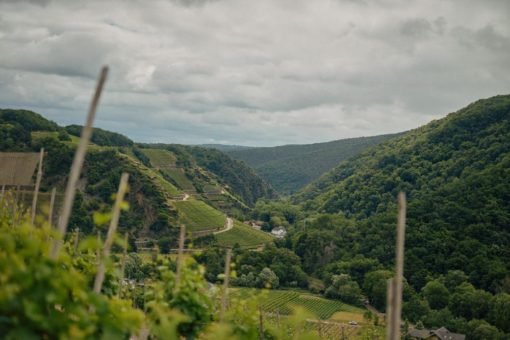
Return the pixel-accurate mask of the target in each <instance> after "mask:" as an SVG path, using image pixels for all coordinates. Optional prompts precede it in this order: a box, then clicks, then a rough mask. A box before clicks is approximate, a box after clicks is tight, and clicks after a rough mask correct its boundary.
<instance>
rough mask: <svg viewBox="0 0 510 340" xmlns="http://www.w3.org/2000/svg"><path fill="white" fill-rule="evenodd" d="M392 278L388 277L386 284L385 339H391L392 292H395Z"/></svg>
mask: <svg viewBox="0 0 510 340" xmlns="http://www.w3.org/2000/svg"><path fill="white" fill-rule="evenodd" d="M394 282H395V280H394V278H391V279H388V281H387V285H386V339H389V340H392V339H393V318H394V316H393V306H394V304H395V302H394V297H393V293H394V292H395V287H394V284H393V283H394Z"/></svg>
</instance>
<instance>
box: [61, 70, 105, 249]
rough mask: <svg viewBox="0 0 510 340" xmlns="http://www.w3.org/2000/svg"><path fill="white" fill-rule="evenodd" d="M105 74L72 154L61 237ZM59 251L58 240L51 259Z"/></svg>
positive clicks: (83, 159) (100, 77) (72, 199)
mask: <svg viewBox="0 0 510 340" xmlns="http://www.w3.org/2000/svg"><path fill="white" fill-rule="evenodd" d="M107 74H108V67H106V66H104V67H103V68H102V70H101V74H100V76H99V80H98V83H97V86H96V91H95V93H94V96H93V97H92V102H91V104H90V108H89V112H88V115H87V121H86V123H85V126H84V127H83V130H82V131H81V137H80V143H79V144H78V149H76V153H75V154H74V159H73V164H72V166H71V173H70V175H69V180H68V181H67V186H66V191H65V194H64V203H63V205H62V212H61V214H60V220H59V223H58V231H59V232H60V234H61V236H62V237H64V236H65V233H66V230H67V224H68V223H69V217H70V216H71V209H72V207H73V202H74V197H75V195H76V184H77V183H78V180H79V179H80V173H81V168H82V167H83V162H84V161H85V154H86V152H87V146H88V144H89V141H90V137H91V136H92V124H93V122H94V118H95V116H96V109H97V105H98V103H99V98H100V97H101V92H102V90H103V86H104V83H105V81H106V76H107ZM59 251H60V242H59V241H58V240H55V241H54V242H53V248H52V251H51V258H53V259H55V258H57V256H58V253H59Z"/></svg>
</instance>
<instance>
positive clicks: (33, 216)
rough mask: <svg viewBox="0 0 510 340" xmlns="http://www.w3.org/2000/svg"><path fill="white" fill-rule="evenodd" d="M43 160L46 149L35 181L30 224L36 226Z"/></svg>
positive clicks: (40, 157) (41, 154)
mask: <svg viewBox="0 0 510 340" xmlns="http://www.w3.org/2000/svg"><path fill="white" fill-rule="evenodd" d="M43 159H44V148H41V152H40V154H39V167H38V168H37V177H36V180H35V189H34V196H33V197H32V211H31V212H30V223H31V224H32V225H34V221H35V213H36V209H37V196H39V188H40V186H41V179H42V165H43Z"/></svg>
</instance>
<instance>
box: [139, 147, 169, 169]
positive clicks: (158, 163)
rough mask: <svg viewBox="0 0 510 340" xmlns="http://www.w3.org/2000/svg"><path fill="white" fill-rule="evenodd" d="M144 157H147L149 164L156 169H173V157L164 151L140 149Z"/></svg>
mask: <svg viewBox="0 0 510 340" xmlns="http://www.w3.org/2000/svg"><path fill="white" fill-rule="evenodd" d="M142 152H143V153H144V154H145V156H147V157H149V160H150V161H151V164H152V166H153V167H154V168H156V169H164V168H172V167H175V160H176V159H175V155H174V154H173V153H171V152H170V151H168V150H164V149H142Z"/></svg>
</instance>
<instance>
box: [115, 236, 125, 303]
mask: <svg viewBox="0 0 510 340" xmlns="http://www.w3.org/2000/svg"><path fill="white" fill-rule="evenodd" d="M124 244H125V246H124V251H123V252H122V259H121V260H120V286H119V290H118V291H117V297H120V296H122V294H121V293H122V288H123V286H122V284H123V283H122V281H124V275H125V274H124V272H125V271H126V259H127V249H128V233H126V234H125V235H124Z"/></svg>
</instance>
